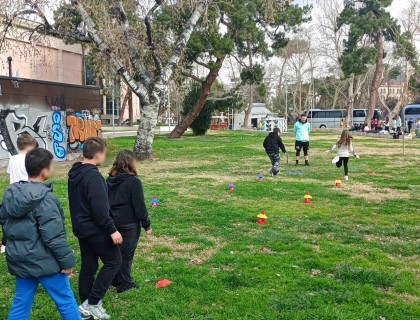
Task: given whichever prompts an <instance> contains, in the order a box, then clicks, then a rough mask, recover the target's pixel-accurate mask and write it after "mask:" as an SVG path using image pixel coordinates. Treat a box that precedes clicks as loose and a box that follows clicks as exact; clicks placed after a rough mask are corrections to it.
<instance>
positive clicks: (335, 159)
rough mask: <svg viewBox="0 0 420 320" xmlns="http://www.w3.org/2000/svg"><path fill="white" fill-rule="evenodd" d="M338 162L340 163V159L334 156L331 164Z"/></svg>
mask: <svg viewBox="0 0 420 320" xmlns="http://www.w3.org/2000/svg"><path fill="white" fill-rule="evenodd" d="M338 161H340V157H339V156H336V157H335V158H334V159H332V161H331V163H333V164H336V163H337V162H338Z"/></svg>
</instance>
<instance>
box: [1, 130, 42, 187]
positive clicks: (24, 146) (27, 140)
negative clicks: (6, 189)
mask: <svg viewBox="0 0 420 320" xmlns="http://www.w3.org/2000/svg"><path fill="white" fill-rule="evenodd" d="M37 145H38V143H37V142H36V140H35V138H34V137H32V136H30V135H29V134H21V135H20V136H19V137H18V138H17V147H18V149H19V153H18V154H16V155H14V156H11V157H10V160H9V165H8V166H7V173H8V174H9V176H10V184H13V183H15V182H19V181H28V173H27V172H26V168H25V158H26V154H27V153H28V152H29V151H31V150H33V149H34V148H35V147H36V146H37Z"/></svg>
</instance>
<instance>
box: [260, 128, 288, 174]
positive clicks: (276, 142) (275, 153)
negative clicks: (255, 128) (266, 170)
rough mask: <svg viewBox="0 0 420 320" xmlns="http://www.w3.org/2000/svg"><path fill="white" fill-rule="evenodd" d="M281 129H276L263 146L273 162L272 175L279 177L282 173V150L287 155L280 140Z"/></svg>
mask: <svg viewBox="0 0 420 320" xmlns="http://www.w3.org/2000/svg"><path fill="white" fill-rule="evenodd" d="M279 134H280V129H279V128H274V130H273V132H270V133H269V134H268V136H267V137H266V138H265V140H264V143H263V146H264V149H265V152H267V155H268V157H269V158H270V161H271V165H272V167H271V170H270V175H271V176H272V177H273V176H277V175H278V174H279V172H280V170H279V167H280V163H281V157H280V149H281V151H282V152H283V153H284V154H286V148H285V147H284V144H283V141H282V140H281V138H280V135H279Z"/></svg>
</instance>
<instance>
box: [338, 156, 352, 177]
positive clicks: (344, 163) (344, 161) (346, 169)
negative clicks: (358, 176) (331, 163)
mask: <svg viewBox="0 0 420 320" xmlns="http://www.w3.org/2000/svg"><path fill="white" fill-rule="evenodd" d="M336 165H337V168H341V166H344V175H346V176H348V175H349V157H340V160H338V162H337V163H336Z"/></svg>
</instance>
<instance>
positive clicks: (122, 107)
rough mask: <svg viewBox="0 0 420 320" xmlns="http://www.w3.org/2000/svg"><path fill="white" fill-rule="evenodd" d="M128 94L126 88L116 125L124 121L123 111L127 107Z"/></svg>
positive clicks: (128, 91)
mask: <svg viewBox="0 0 420 320" xmlns="http://www.w3.org/2000/svg"><path fill="white" fill-rule="evenodd" d="M129 94H131V91H130V89H128V90H127V92H126V93H125V96H124V100H123V103H122V105H121V108H120V116H119V117H118V126H121V125H122V123H123V121H124V113H125V109H126V107H127V102H128V97H129Z"/></svg>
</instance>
